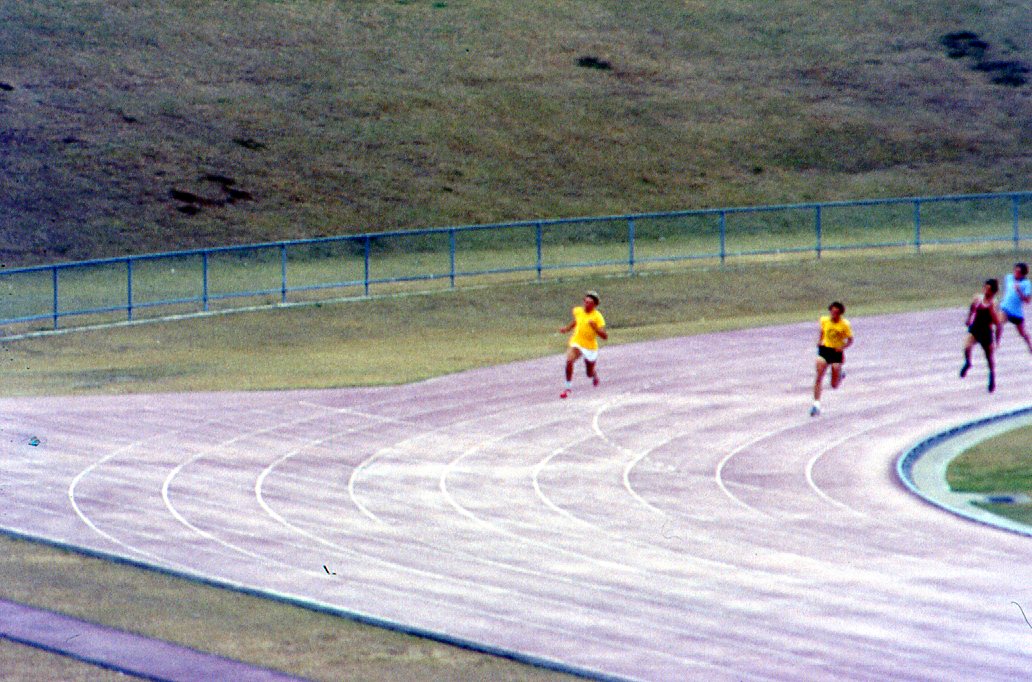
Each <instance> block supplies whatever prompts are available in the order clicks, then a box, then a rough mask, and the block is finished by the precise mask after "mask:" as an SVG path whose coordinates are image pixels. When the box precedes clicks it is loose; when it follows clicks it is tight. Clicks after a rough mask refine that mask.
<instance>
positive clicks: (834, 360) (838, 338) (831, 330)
mask: <svg viewBox="0 0 1032 682" xmlns="http://www.w3.org/2000/svg"><path fill="white" fill-rule="evenodd" d="M845 312H846V306H844V305H842V304H841V303H839V302H838V301H835V302H834V303H832V304H831V305H830V306H828V313H829V314H828V315H825V316H823V317H822V318H821V331H820V336H818V337H817V380H816V381H815V382H814V383H813V407H811V408H810V416H811V417H816V416H817V415H819V414H820V413H821V384H822V383H823V382H824V374H825V372H827V371H828V367H829V366H831V387H832V388H838V387H839V386H840V385H841V384H842V380H843V379H845V378H846V373H845V372H844V371H843V369H842V365H843V364H844V363H845V361H846V358H845V354H844V351H845V350H846V349H847V348H849V347H850V346H852V345H853V327H852V326H851V325H850V324H849V320H847V319H846V318H844V317H842V315H843V314H844V313H845Z"/></svg>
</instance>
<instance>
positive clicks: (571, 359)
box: [566, 346, 581, 383]
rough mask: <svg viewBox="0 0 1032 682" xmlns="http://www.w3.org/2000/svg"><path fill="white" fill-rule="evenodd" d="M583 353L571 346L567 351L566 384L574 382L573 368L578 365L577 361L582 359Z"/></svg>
mask: <svg viewBox="0 0 1032 682" xmlns="http://www.w3.org/2000/svg"><path fill="white" fill-rule="evenodd" d="M580 356H581V352H580V349H579V348H574V347H573V346H570V347H569V348H568V349H567V350H566V382H567V383H569V382H571V381H573V368H574V366H575V365H576V364H577V360H578V359H579V358H580Z"/></svg>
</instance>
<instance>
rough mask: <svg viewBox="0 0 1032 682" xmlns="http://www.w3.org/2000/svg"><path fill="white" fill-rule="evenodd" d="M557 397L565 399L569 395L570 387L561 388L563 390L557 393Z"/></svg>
mask: <svg viewBox="0 0 1032 682" xmlns="http://www.w3.org/2000/svg"><path fill="white" fill-rule="evenodd" d="M559 397H560V398H562V399H563V400H566V399H567V398H569V397H570V389H568V388H566V389H563V392H562V393H560V394H559Z"/></svg>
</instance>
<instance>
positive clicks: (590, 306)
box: [584, 291, 599, 313]
mask: <svg viewBox="0 0 1032 682" xmlns="http://www.w3.org/2000/svg"><path fill="white" fill-rule="evenodd" d="M598 304H599V298H598V292H597V291H589V292H588V293H586V294H584V309H585V310H587V311H588V312H589V313H590V312H591V311H592V310H594V309H595V308H596V307H597V306H598Z"/></svg>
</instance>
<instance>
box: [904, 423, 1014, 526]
mask: <svg viewBox="0 0 1032 682" xmlns="http://www.w3.org/2000/svg"><path fill="white" fill-rule="evenodd" d="M1029 414H1032V405H1026V406H1025V407H1019V408H1017V409H1013V410H1008V411H1006V412H999V413H997V414H993V415H989V416H988V417H981V418H979V419H974V420H971V421H967V422H963V423H961V424H958V425H956V426H953V427H951V428H948V429H946V430H944V431H940V432H938V433H936V434H933V435H931V436H928V437H926V438H924V439H922V440H920V441H918V442H917V443H915V444H914V445H911V446H910V447H909V448H907V449H905V450H904V451H903V454H901V455H900V456H899V458H898V459H897V460H896V467H895V468H896V477H897V478H898V479H899V480H900V482H902V483H903V485H904V486H905V487H906V488H907V490H909V491H910V492H911V493H913V494H914V495H916V496H917V497H919V498H921V499H922V500H923V501H924V502H925V503H927V504H929V505H931V506H933V507H935V508H937V509H942V510H944V511H947V512H950V513H951V514H954V515H956V516H959V517H961V518H963V519H966V520H968V521H974V522H975V523H978V524H980V525H982V526H988V527H990V528H995V529H996V530H1004V531H1007V532H1010V533H1014V534H1016V535H1021V536H1024V537H1032V528H1028V529H1027V530H1026V529H1022V528H1015V527H1012V526H1005V525H1002V524H996V523H991V522H989V521H986V520H985V519H983V518H980V517H977V516H975V515H973V514H966V513H964V511H963V510H962V509H959V508H956V507H950V506H947V505H944V504H941V503H940V502H937V501H936V500H934V499H932V498H931V497H930V496H929V495H926V494H925V492H924V491H923V490H921V489H920V488H919V487H918V486H917V485H916V484H915V483H914V480H913V476H912V475H913V470H914V464H916V463H917V460H919V459H921V457H922V456H923V455H924V454H925V453H926V452H928V451H929V450H931V449H932V448H934V447H935V446H937V445H940V444H942V443H944V442H946V441H948V440H950V439H951V438H955V437H957V436H959V435H962V434H964V433H967V432H968V431H971V430H972V429H977V428H979V427H982V426H987V425H989V424H995V423H997V422H1002V421H1007V420H1009V419H1014V418H1016V417H1023V416H1025V415H1029Z"/></svg>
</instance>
